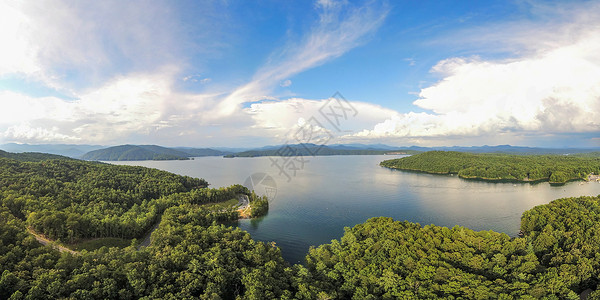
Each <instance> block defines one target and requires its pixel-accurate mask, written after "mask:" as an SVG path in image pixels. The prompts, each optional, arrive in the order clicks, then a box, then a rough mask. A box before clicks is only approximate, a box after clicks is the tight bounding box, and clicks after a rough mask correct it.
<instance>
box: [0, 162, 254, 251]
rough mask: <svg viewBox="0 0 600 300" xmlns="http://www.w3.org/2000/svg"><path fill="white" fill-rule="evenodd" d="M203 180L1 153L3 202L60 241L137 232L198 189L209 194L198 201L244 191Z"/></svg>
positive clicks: (198, 193) (196, 193)
mask: <svg viewBox="0 0 600 300" xmlns="http://www.w3.org/2000/svg"><path fill="white" fill-rule="evenodd" d="M20 155H21V154H20ZM207 185H208V184H207V183H206V181H204V180H202V179H197V178H191V177H187V176H179V175H175V174H172V173H168V172H164V171H159V170H156V169H149V168H142V167H129V166H114V165H107V164H101V163H93V162H84V161H78V160H45V161H41V162H20V161H15V160H10V159H5V158H0V196H1V198H0V202H1V203H2V205H3V206H4V207H6V208H7V209H9V211H10V212H11V213H12V214H13V215H14V216H16V217H18V218H21V219H22V220H26V223H27V225H28V226H30V227H32V228H33V229H34V230H35V231H37V232H40V233H43V234H45V235H46V236H48V237H50V238H52V239H60V240H62V241H64V242H74V241H76V240H78V239H82V238H93V237H119V238H136V237H139V236H140V235H141V234H143V233H144V232H145V231H146V230H148V229H149V228H150V227H151V226H152V224H154V223H155V222H156V221H157V220H158V217H159V216H160V214H161V213H162V211H163V210H164V209H166V208H167V207H169V206H173V205H176V204H178V203H177V201H178V199H179V198H181V199H182V201H184V200H187V199H189V198H194V197H195V199H196V200H195V202H201V201H200V200H199V199H200V198H201V197H203V196H201V194H202V195H208V196H207V197H205V198H206V199H205V198H202V199H204V200H202V201H213V202H217V201H224V200H229V199H231V198H233V197H234V196H235V193H238V192H243V190H241V189H240V188H239V187H237V186H236V187H233V188H231V190H227V189H218V190H215V189H206V186H207ZM181 193H191V194H190V195H189V196H187V197H183V196H181V195H180V194H181ZM225 198H226V199H225ZM192 202H193V201H192Z"/></svg>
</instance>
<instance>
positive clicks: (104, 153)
mask: <svg viewBox="0 0 600 300" xmlns="http://www.w3.org/2000/svg"><path fill="white" fill-rule="evenodd" d="M225 154H228V152H223V151H219V150H214V149H210V148H183V147H180V148H167V147H161V146H157V145H120V146H114V147H108V148H104V149H98V150H94V151H90V152H88V153H86V154H84V155H83V156H81V158H82V159H85V160H104V161H119V160H186V159H189V158H190V157H196V156H222V155H225Z"/></svg>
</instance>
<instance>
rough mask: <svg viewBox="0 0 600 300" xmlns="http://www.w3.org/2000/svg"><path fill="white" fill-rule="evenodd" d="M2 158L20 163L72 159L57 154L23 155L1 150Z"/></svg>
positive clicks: (33, 153)
mask: <svg viewBox="0 0 600 300" xmlns="http://www.w3.org/2000/svg"><path fill="white" fill-rule="evenodd" d="M0 157H3V158H9V159H14V160H19V161H30V162H37V161H42V160H47V159H72V158H70V157H66V156H62V155H56V154H48V153H39V152H21V153H12V152H6V151H3V150H0Z"/></svg>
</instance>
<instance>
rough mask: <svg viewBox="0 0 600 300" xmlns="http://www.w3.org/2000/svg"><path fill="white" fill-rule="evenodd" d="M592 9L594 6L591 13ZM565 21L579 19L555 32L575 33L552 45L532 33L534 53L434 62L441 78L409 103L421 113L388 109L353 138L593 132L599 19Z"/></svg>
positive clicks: (599, 106)
mask: <svg viewBox="0 0 600 300" xmlns="http://www.w3.org/2000/svg"><path fill="white" fill-rule="evenodd" d="M599 8H600V7H599V6H595V9H596V12H600V9H599ZM588 14H589V11H587V10H586V11H585V15H588ZM570 18H571V20H582V22H583V24H573V22H577V21H572V22H569V23H564V24H563V27H561V28H562V29H561V30H558V29H557V30H558V32H563V31H569V30H567V29H565V28H569V29H570V28H579V29H580V30H579V31H577V34H576V35H571V36H570V37H569V38H568V39H562V40H560V42H559V41H555V42H554V43H551V45H552V47H550V46H549V45H550V43H547V42H544V41H540V40H538V39H539V36H540V35H534V36H530V37H529V44H528V48H531V47H532V46H533V45H538V47H539V48H538V49H537V50H538V51H533V50H529V51H527V54H526V55H523V56H521V57H516V58H510V59H502V60H489V59H488V60H486V59H482V58H479V57H469V58H461V57H458V58H449V59H445V60H443V61H440V62H439V63H438V64H436V65H435V66H434V67H433V68H432V70H431V71H432V72H433V73H434V74H436V75H439V76H441V77H442V79H441V80H440V81H439V82H437V83H436V84H434V85H432V86H429V87H426V88H424V89H422V90H421V91H420V93H419V99H417V100H416V101H414V103H413V104H414V105H416V106H417V107H419V108H421V109H424V110H426V112H421V113H414V112H410V113H404V114H401V113H398V114H395V115H394V116H393V117H391V118H389V119H386V120H384V121H382V122H380V123H379V124H377V125H375V126H374V127H372V129H368V130H363V131H361V132H359V133H357V134H355V135H354V137H363V138H382V137H388V138H402V137H404V138H419V137H444V136H466V137H468V136H486V135H487V136H490V135H497V134H509V135H514V136H517V135H520V134H524V133H527V132H533V131H535V132H538V133H539V134H540V135H543V134H560V133H569V132H572V133H575V132H582V133H585V132H588V133H590V132H599V131H600V26H599V25H600V22H598V20H597V19H596V20H595V23H593V24H590V23H589V22H590V20H589V18H585V17H582V18H580V19H578V18H577V16H573V15H570ZM584 25H585V26H584ZM515 28H516V27H515ZM569 32H571V33H573V32H572V31H569ZM518 35H519V36H520V33H519V34H518ZM541 36H544V37H545V36H547V35H545V34H544V35H541ZM521 38H523V37H522V36H520V38H519V40H521ZM538 42H539V43H538Z"/></svg>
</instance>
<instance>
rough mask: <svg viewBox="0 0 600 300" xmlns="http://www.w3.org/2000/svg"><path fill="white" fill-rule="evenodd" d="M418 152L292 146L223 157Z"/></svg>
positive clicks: (367, 147) (412, 152) (350, 147)
mask: <svg viewBox="0 0 600 300" xmlns="http://www.w3.org/2000/svg"><path fill="white" fill-rule="evenodd" d="M386 148H387V147H386ZM418 152H419V151H414V150H406V149H405V150H401V149H397V148H393V147H389V148H387V149H382V148H375V147H371V146H367V145H361V147H358V146H349V145H316V144H308V143H307V144H292V145H281V146H268V147H263V148H259V149H255V150H249V151H243V152H238V153H233V154H229V155H226V156H225V157H258V156H313V155H315V156H329V155H383V154H415V153H418Z"/></svg>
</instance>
